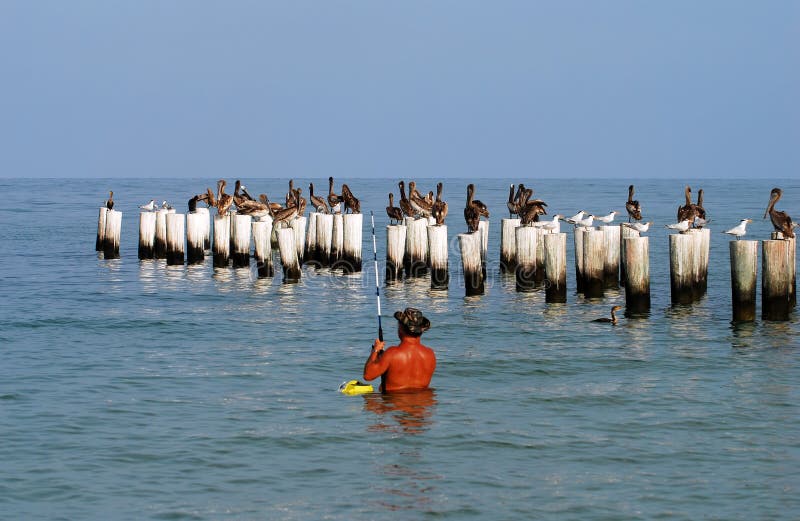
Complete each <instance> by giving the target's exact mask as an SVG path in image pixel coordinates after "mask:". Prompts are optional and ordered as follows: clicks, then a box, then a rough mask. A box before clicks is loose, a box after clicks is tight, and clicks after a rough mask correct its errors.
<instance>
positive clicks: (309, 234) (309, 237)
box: [303, 212, 319, 263]
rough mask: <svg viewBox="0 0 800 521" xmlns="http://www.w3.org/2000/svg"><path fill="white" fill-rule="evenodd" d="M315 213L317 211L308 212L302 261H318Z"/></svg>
mask: <svg viewBox="0 0 800 521" xmlns="http://www.w3.org/2000/svg"><path fill="white" fill-rule="evenodd" d="M317 215H319V213H318V212H311V213H309V214H308V227H307V228H306V251H305V252H304V253H303V262H305V263H311V262H318V261H319V259H318V258H317Z"/></svg>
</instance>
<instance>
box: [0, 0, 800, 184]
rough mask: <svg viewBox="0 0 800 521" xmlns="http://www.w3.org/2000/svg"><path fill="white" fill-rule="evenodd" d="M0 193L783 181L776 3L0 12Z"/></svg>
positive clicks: (792, 34)
mask: <svg viewBox="0 0 800 521" xmlns="http://www.w3.org/2000/svg"><path fill="white" fill-rule="evenodd" d="M0 67H2V81H1V82H0V92H2V96H0V113H2V114H3V117H2V118H1V119H0V121H1V122H0V140H1V141H2V144H3V146H2V153H0V176H4V177H161V176H169V177H181V176H191V177H222V176H241V177H260V176H264V177H282V178H288V177H294V176H298V177H300V176H304V177H313V176H327V175H334V176H340V177H341V176H346V177H394V178H397V177H402V176H408V175H414V176H417V177H448V176H451V177H515V176H522V175H524V176H526V177H559V176H565V177H586V176H592V177H594V176H598V177H626V178H636V177H656V178H669V177H682V178H686V177H724V176H732V177H767V178H773V177H774V178H785V177H798V176H800V174H799V173H798V172H799V171H800V146H798V145H800V103H798V96H800V2H796V1H787V2H782V1H766V2H753V1H746V2H740V1H700V2H698V1H682V0H678V1H669V2H666V1H664V2H647V1H553V2H537V1H520V2H516V1H500V2H490V1H481V2H474V1H468V0H466V1H465V0H435V1H425V2H423V1H407V2H388V1H375V0H364V1H335V0H333V1H327V0H326V1H322V0H319V1H313V2H309V1H288V2H269V1H231V2H222V1H219V2H208V1H202V0H201V1H197V0H193V1H168V0H162V1H147V0H144V1H138V0H137V1H124V2H123V1H94V2H89V1H80V0H77V1H70V2H65V1H61V0H57V1H46V0H42V1H28V0H24V1H17V0H5V1H3V2H0Z"/></svg>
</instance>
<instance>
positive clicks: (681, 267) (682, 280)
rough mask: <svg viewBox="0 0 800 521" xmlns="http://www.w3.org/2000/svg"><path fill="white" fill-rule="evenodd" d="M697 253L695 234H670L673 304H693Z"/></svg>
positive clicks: (670, 280)
mask: <svg viewBox="0 0 800 521" xmlns="http://www.w3.org/2000/svg"><path fill="white" fill-rule="evenodd" d="M695 255H696V253H695V239H694V236H692V235H690V234H683V233H674V234H672V235H670V236H669V285H670V294H671V298H672V303H673V304H691V303H692V301H693V300H694V296H693V290H692V288H693V285H694V274H695V273H696V270H695ZM626 269H627V267H626Z"/></svg>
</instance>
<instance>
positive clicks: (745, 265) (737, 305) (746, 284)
mask: <svg viewBox="0 0 800 521" xmlns="http://www.w3.org/2000/svg"><path fill="white" fill-rule="evenodd" d="M728 246H729V249H730V255H731V303H732V308H733V321H734V322H752V321H754V320H755V319H756V284H757V280H758V241H730V243H729V244H728Z"/></svg>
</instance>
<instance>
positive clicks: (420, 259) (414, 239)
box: [403, 217, 428, 278]
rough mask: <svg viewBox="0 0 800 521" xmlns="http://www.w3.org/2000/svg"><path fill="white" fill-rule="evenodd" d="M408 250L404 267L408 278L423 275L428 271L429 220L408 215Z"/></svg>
mask: <svg viewBox="0 0 800 521" xmlns="http://www.w3.org/2000/svg"><path fill="white" fill-rule="evenodd" d="M405 223H406V251H405V256H404V258H403V268H404V269H405V272H406V278H410V277H422V276H424V275H425V273H427V272H428V220H427V219H425V218H422V219H412V218H411V217H406V220H405Z"/></svg>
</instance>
